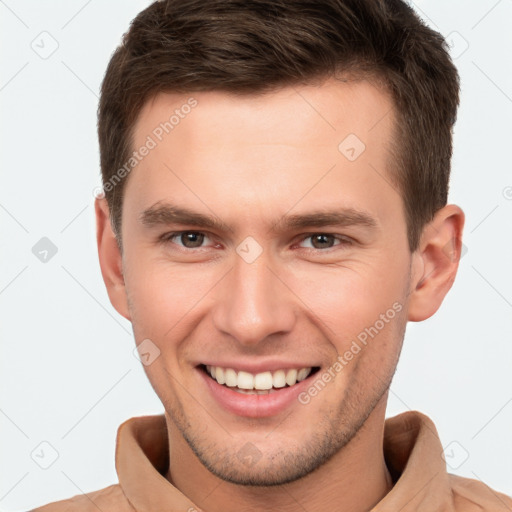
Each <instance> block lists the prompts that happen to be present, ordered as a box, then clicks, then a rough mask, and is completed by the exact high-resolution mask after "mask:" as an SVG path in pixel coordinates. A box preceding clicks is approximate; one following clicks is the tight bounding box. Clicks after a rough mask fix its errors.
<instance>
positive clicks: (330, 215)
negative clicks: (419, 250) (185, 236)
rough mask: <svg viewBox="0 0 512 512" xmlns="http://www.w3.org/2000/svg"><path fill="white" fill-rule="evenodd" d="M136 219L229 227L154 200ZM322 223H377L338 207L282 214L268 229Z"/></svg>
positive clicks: (147, 223) (366, 215)
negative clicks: (155, 202) (153, 203)
mask: <svg viewBox="0 0 512 512" xmlns="http://www.w3.org/2000/svg"><path fill="white" fill-rule="evenodd" d="M139 218H140V221H141V222H142V224H143V225H144V226H146V227H149V228H151V227H156V226H165V225H170V224H186V225H189V226H194V227H198V228H203V229H204V228H208V229H213V230H217V231H232V229H231V227H230V226H229V225H227V224H226V223H224V222H223V221H222V220H220V219H219V218H218V217H216V216H213V215H205V214H202V213H199V212H195V211H193V210H190V209H188V208H184V207H180V206H175V205H171V204H168V203H163V204H162V203H160V202H159V203H157V204H155V205H153V206H151V207H149V208H147V209H145V210H144V211H143V212H142V213H141V214H140V217H139ZM324 226H339V227H349V226H361V227H365V228H368V229H370V230H374V229H376V228H377V226H378V222H377V220H376V219H375V218H374V217H372V216H371V215H370V214H369V213H367V212H365V211H362V210H356V209H354V208H340V209H336V210H317V211H312V212H307V213H300V214H298V213H297V214H285V215H284V216H283V217H282V218H281V219H279V220H278V221H277V222H275V223H273V224H272V227H271V229H270V231H273V232H281V231H286V230H294V229H295V230H296V229H305V228H308V227H315V228H318V227H324Z"/></svg>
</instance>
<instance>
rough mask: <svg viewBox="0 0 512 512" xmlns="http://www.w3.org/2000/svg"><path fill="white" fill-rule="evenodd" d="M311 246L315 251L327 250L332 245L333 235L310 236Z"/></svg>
mask: <svg viewBox="0 0 512 512" xmlns="http://www.w3.org/2000/svg"><path fill="white" fill-rule="evenodd" d="M309 238H311V245H312V246H313V247H314V248H315V249H329V248H330V247H332V246H333V245H334V242H335V237H334V236H333V235H327V234H322V233H319V234H318V235H311V236H310V237H309Z"/></svg>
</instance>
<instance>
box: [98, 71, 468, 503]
mask: <svg viewBox="0 0 512 512" xmlns="http://www.w3.org/2000/svg"><path fill="white" fill-rule="evenodd" d="M190 96H193V97H194V98H195V99H196V100H197V102H198V104H197V106H196V107H195V108H194V109H193V110H192V111H191V112H190V113H189V114H188V115H187V116H185V117H184V119H181V120H180V123H179V125H177V126H176V127H175V128H174V129H173V131H172V132H170V133H169V134H168V135H167V136H166V137H164V138H163V140H162V141H161V142H160V143H159V144H158V145H157V147H156V148H154V149H152V150H151V151H150V152H149V154H148V155H147V156H146V157H145V158H144V159H143V160H142V161H141V162H140V163H139V164H138V165H137V166H136V167H135V168H134V169H133V170H132V172H131V174H130V175H129V178H128V181H127V183H126V187H125V196H124V204H123V212H122V213H123V220H122V233H121V235H122V242H123V251H122V252H121V251H120V250H119V247H118V244H117V241H116V238H115V236H114V233H113V232H112V229H111V226H110V222H109V212H108V207H107V204H106V201H105V199H97V200H96V215H97V239H98V249H99V258H100V264H101V270H102V275H103V278H104V281H105V284H106V287H107V290H108V293H109V297H110V300H111V302H112V304H113V306H114V307H115V308H116V310H117V311H118V312H119V313H120V314H121V315H123V316H124V317H125V318H127V319H129V320H130V321H131V322H132V325H133V331H134V335H135V340H136V342H137V344H138V343H140V342H141V341H142V340H144V339H147V338H149V339H151V340H152V342H153V343H154V344H155V345H156V346H157V347H158V348H159V350H160V351H161V354H160V357H158V358H157V359H155V361H154V362H153V363H152V364H150V365H149V366H145V367H144V368H145V371H146V373H147V375H148V378H149V380H150V382H151V385H152V386H153V388H154V389H155V392H156V393H157V394H158V396H159V397H160V399H161V401H162V403H163V404H164V407H165V414H166V420H167V425H168V432H169V443H170V447H171V449H170V454H171V455H170V468H169V471H168V473H167V478H168V479H169V480H170V481H171V482H172V483H173V484H174V485H175V486H176V487H178V488H179V489H180V490H181V491H182V492H183V493H185V494H186V495H187V496H188V497H189V498H190V499H191V500H192V501H193V502H194V503H196V504H197V506H199V507H201V508H202V509H204V510H208V511H211V512H216V511H224V512H225V511H228V512H229V511H234V510H237V511H238V510H252V511H260V510H261V511H263V510H268V509H269V506H272V508H273V509H278V510H283V511H288V510H290V511H291V510H297V506H298V505H297V503H299V504H300V505H301V506H302V507H303V508H304V509H305V510H308V511H310V512H314V511H320V510H327V509H328V510H339V511H342V510H343V511H345V512H347V511H364V510H369V509H370V508H371V507H372V506H374V505H375V504H376V503H378V502H379V501H380V500H381V499H382V498H383V497H384V496H385V495H386V494H387V492H389V490H390V489H391V487H392V481H391V478H390V475H389V472H388V470H387V467H386V464H385V460H384V456H383V449H382V439H383V428H384V420H385V410H386V403H387V398H388V388H389V385H390V383H391V379H392V376H393V374H394V371H395V369H396V365H397V361H398V358H399V354H400V350H401V347H402V342H403V337H404V333H405V328H406V323H407V321H422V320H424V319H426V318H429V317H430V316H431V315H433V314H434V313H435V312H436V310H437V309H438V308H439V306H440V305H441V303H442V301H443V299H444V296H445V295H446V293H447V292H448V290H449V289H450V287H451V285H452V283H453V280H454V278H455V275H456V272H457V267H458V262H459V256H460V244H459V243H456V244H455V245H456V247H455V253H454V255H453V256H452V257H451V258H450V257H447V255H446V246H447V244H449V243H450V241H451V240H457V241H460V238H461V236H462V230H463V225H464V214H463V212H462V210H461V209H460V208H459V207H457V206H455V205H447V206H445V207H444V208H442V209H441V210H439V211H438V212H437V214H436V216H435V218H434V219H433V220H432V222H431V223H430V224H428V225H427V226H425V229H424V231H423V234H422V238H421V242H420V246H419V247H418V249H417V250H416V251H415V252H414V253H411V252H410V251H409V248H408V243H407V230H406V220H405V216H404V210H403V202H402V199H401V196H400V194H399V193H398V192H397V190H396V189H395V188H394V187H393V186H392V185H391V183H392V180H391V179H390V172H392V171H391V169H390V168H389V164H390V163H392V162H390V157H389V152H388V147H389V143H390V141H391V136H392V129H393V122H394V118H393V109H392V103H391V99H390V98H389V97H388V95H387V94H386V93H385V92H384V91H382V90H379V89H377V88H375V87H373V86H372V85H370V84H369V83H368V82H344V83H342V82H336V81H333V80H327V81H325V82H324V83H323V84H321V85H314V86H313V85H312V86H300V87H299V86H297V87H293V88H292V87H290V88H283V89H280V90H278V91H276V92H272V93H268V94H265V95H258V96H238V97H235V96H232V95H229V94H225V93H221V92H201V93H194V94H190V95H184V94H160V95H158V96H157V97H155V98H154V99H152V100H151V101H149V102H148V103H147V104H146V105H145V107H144V109H143V110H142V112H141V114H140V116H139V118H138V120H137V123H136V125H135V136H134V147H140V146H141V145H142V144H144V141H145V140H146V137H147V136H148V135H149V134H151V133H152V131H153V130H154V128H155V127H156V126H158V125H159V123H161V122H162V121H164V120H166V119H168V118H169V113H172V112H173V111H174V110H175V109H176V108H180V106H181V105H183V104H185V103H186V102H187V99H188V98H189V97H190ZM348 134H356V135H357V136H358V137H359V139H361V140H362V141H363V142H364V144H365V145H366V149H365V151H364V152H363V153H362V154H361V155H360V156H359V157H358V158H357V159H356V160H355V161H349V160H348V159H347V158H346V157H345V156H344V155H343V154H342V153H341V152H340V151H339V150H338V145H339V144H340V142H341V141H342V140H344V139H345V137H346V136H347V135H348ZM164 202H167V203H171V204H173V205H178V206H181V207H187V208H189V209H191V210H193V211H195V212H199V213H202V214H205V215H210V216H214V217H215V218H216V219H219V220H221V221H222V222H224V223H225V224H226V225H227V227H228V228H229V229H227V230H211V229H203V230H201V228H198V227H197V226H192V225H188V224H172V225H152V226H147V225H144V224H143V222H141V219H140V216H141V214H142V212H143V211H145V210H146V209H148V208H150V207H152V206H154V205H155V204H163V203H164ZM335 208H353V209H355V210H358V211H362V212H365V213H367V214H368V215H370V216H371V217H372V218H373V219H374V220H375V226H374V227H373V228H369V227H367V226H362V225H346V226H336V225H325V226H313V227H309V228H306V229H304V228H300V229H292V228H286V229H283V230H281V231H276V230H273V229H272V227H274V226H276V223H277V222H278V221H280V220H282V219H283V218H284V217H285V216H286V215H290V214H302V213H306V212H313V211H318V210H319V209H329V210H330V209H335ZM187 230H188V231H194V232H197V231H202V232H204V233H205V234H206V235H207V236H206V237H205V238H204V239H203V242H202V246H201V247H199V248H193V247H192V248H187V247H185V246H184V245H183V243H184V242H183V239H181V238H180V237H179V236H178V237H175V238H172V239H169V240H167V241H165V242H162V241H159V237H161V236H162V235H164V234H166V233H172V232H175V231H187ZM315 233H316V234H327V235H335V237H327V239H322V240H323V245H318V244H315V240H313V239H312V238H311V235H312V234H315ZM308 235H309V238H308ZM248 236H251V237H252V238H253V239H254V240H256V242H257V243H258V244H259V246H260V247H261V248H262V253H261V255H259V257H258V258H257V259H256V260H255V261H253V262H252V263H247V262H246V261H245V260H244V259H243V258H242V257H240V255H239V254H238V253H237V251H236V249H237V246H238V245H239V244H240V243H241V242H242V241H243V240H244V239H245V238H246V237H248ZM336 236H339V237H344V238H339V239H338V238H336ZM180 243H181V245H180ZM185 243H187V240H185ZM396 303H398V304H399V305H400V306H401V311H400V312H399V313H397V314H396V316H394V318H393V319H392V320H390V321H389V322H387V323H386V324H385V327H384V328H382V329H381V330H380V331H379V332H378V334H377V335H376V336H375V337H374V338H373V339H370V341H369V342H368V344H367V345H366V346H364V347H363V348H362V350H361V351H360V352H359V353H358V354H357V355H355V356H354V358H353V359H352V360H351V361H350V362H348V364H347V365H346V366H344V368H343V370H342V371H340V372H338V373H337V374H336V377H335V378H334V379H333V380H332V381H331V382H330V383H329V384H328V385H327V386H326V387H325V388H324V389H323V390H322V391H321V392H319V393H318V394H317V395H316V396H314V397H313V398H311V400H310V402H309V403H307V404H305V405H304V404H301V403H299V402H298V401H294V402H293V404H292V405H290V406H288V407H286V408H285V409H284V410H283V411H280V412H279V413H277V414H273V415H271V416H268V417H253V418H251V417H243V416H240V415H236V414H233V413H231V412H229V411H227V410H225V409H224V408H222V407H220V406H219V404H218V403H217V402H216V400H215V399H214V398H213V397H212V395H211V394H210V393H209V392H208V391H207V390H206V388H205V385H204V378H203V377H202V376H200V374H199V371H198V369H197V365H198V364H199V363H201V362H208V361H213V360H215V361H226V360H229V361H244V362H263V364H264V363H265V362H267V361H271V360H272V361H275V360H278V361H280V362H281V361H293V362H299V361H300V362H301V363H307V364H304V365H305V366H317V367H320V374H319V375H321V374H322V372H325V371H326V370H327V369H328V368H329V367H331V366H332V364H333V363H334V362H335V361H336V358H337V356H338V355H340V354H344V353H345V352H346V351H347V350H348V349H349V348H350V346H351V343H352V342H353V340H356V339H357V336H358V334H360V333H361V332H362V331H364V329H365V328H368V327H369V326H372V325H374V324H375V322H376V321H377V320H378V319H379V318H380V315H381V314H383V313H385V312H386V311H387V310H389V309H390V308H392V305H393V304H396ZM247 443H250V445H251V446H253V447H255V449H256V450H257V453H258V454H259V457H258V460H257V461H256V462H255V463H254V464H252V465H249V464H247V461H244V459H243V457H240V453H242V454H243V453H244V452H243V450H244V449H247V448H244V446H246V444H247ZM241 450H242V452H241Z"/></svg>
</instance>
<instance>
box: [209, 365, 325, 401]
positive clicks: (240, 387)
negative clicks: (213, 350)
mask: <svg viewBox="0 0 512 512" xmlns="http://www.w3.org/2000/svg"><path fill="white" fill-rule="evenodd" d="M200 368H201V370H202V371H203V372H204V373H206V375H207V376H208V377H209V378H210V379H211V380H213V381H215V382H216V383H217V384H220V385H221V386H223V387H225V388H228V389H230V390H232V391H235V392H237V393H240V394H244V395H270V394H273V393H278V392H279V391H283V390H286V389H289V388H293V387H294V386H296V385H297V384H298V383H300V382H302V381H304V380H306V379H307V378H308V377H310V376H312V375H314V374H315V373H317V372H318V371H319V370H320V368H319V367H317V366H310V367H302V368H286V369H285V368H283V369H279V370H274V371H270V370H269V371H263V372H259V373H250V372H246V371H242V370H240V371H239V370H235V369H233V368H224V367H221V366H210V365H200Z"/></svg>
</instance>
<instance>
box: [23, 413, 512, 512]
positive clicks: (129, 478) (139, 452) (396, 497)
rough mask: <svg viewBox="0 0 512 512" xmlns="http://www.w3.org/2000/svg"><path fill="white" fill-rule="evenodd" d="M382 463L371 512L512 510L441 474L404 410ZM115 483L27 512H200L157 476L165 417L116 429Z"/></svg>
mask: <svg viewBox="0 0 512 512" xmlns="http://www.w3.org/2000/svg"><path fill="white" fill-rule="evenodd" d="M383 449H384V458H385V461H386V465H387V467H388V469H389V471H390V473H391V476H392V478H393V482H394V485H393V488H392V489H391V491H390V492H389V493H388V494H387V495H386V496H384V498H383V499H382V500H381V501H380V502H379V503H378V504H377V505H376V506H374V507H373V508H372V510H371V512H398V511H400V512H413V511H415V512H487V511H489V512H491V511H492V512H512V498H511V497H509V496H507V495H505V494H502V493H499V492H497V491H495V490H493V489H491V488H490V487H488V486H487V485H485V484H484V483H482V482H481V481H479V480H474V479H470V478H463V477H460V476H457V475H453V474H450V473H448V472H447V469H446V462H445V459H444V455H443V447H442V445H441V441H440V439H439V436H438V433H437V430H436V428H435V426H434V423H433V422H432V420H431V419H430V418H429V417H428V416H426V415H424V414H422V413H420V412H418V411H407V412H404V413H402V414H399V415H397V416H394V417H392V418H388V419H386V420H385V424H384V440H383ZM115 463H116V471H117V476H118V480H119V483H117V484H114V485H110V486H109V487H106V488H105V489H102V490H100V491H96V492H92V493H88V494H87V495H84V494H81V495H77V496H75V497H73V498H71V499H68V500H63V501H58V502H55V503H50V504H48V505H46V506H44V507H40V508H37V509H35V510H33V511H32V512H68V511H69V512H71V511H73V512H98V510H101V511H102V512H134V511H137V512H163V511H165V512H174V511H176V512H178V511H179V512H187V511H188V512H199V511H201V508H200V507H198V506H196V505H195V504H194V503H192V501H190V500H189V499H188V498H187V497H186V496H184V495H183V494H182V493H181V492H180V491H179V490H178V489H177V488H176V487H174V486H173V485H172V484H171V483H170V482H169V481H168V480H167V479H166V478H165V477H164V476H163V475H165V474H166V472H167V469H168V464H169V444H168V437H167V427H166V422H165V416H164V415H163V414H162V415H155V416H139V417H135V418H131V419H129V420H128V421H125V422H124V423H123V424H122V425H121V426H120V427H119V429H118V431H117V440H116V455H115Z"/></svg>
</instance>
